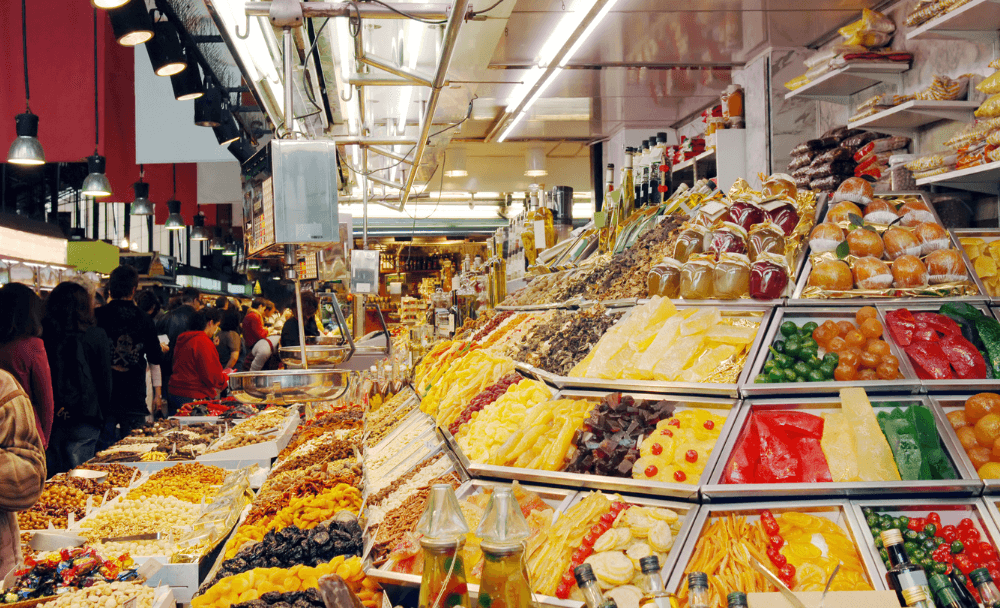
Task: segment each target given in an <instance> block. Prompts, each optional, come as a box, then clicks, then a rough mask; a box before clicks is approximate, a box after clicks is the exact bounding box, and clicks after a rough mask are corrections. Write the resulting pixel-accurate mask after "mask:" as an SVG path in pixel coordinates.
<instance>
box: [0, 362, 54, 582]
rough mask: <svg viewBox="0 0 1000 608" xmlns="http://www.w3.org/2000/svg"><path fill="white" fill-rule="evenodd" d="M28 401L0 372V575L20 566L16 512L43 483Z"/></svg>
mask: <svg viewBox="0 0 1000 608" xmlns="http://www.w3.org/2000/svg"><path fill="white" fill-rule="evenodd" d="M32 409H33V408H32V405H31V401H30V400H29V399H28V396H27V395H26V394H25V392H24V391H23V390H22V389H21V387H20V386H19V385H18V383H17V380H16V379H15V378H14V377H13V376H11V375H10V374H9V373H7V372H5V371H0V572H10V571H11V570H12V569H14V567H15V566H16V565H18V564H20V563H21V532H20V529H19V528H18V526H17V512H18V511H24V510H26V509H29V508H31V506H32V505H33V504H35V502H36V501H37V500H38V497H39V496H40V495H41V493H42V485H43V484H44V483H45V478H46V474H45V447H44V446H43V445H42V438H41V435H39V433H38V426H37V424H34V420H33V418H34V416H35V415H34V414H33V413H32V411H31V410H32Z"/></svg>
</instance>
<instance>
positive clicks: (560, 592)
mask: <svg viewBox="0 0 1000 608" xmlns="http://www.w3.org/2000/svg"><path fill="white" fill-rule="evenodd" d="M556 597H557V598H559V599H561V600H566V599H569V585H567V584H566V582H565V581H560V582H559V586H558V587H556Z"/></svg>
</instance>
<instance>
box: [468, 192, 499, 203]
mask: <svg viewBox="0 0 1000 608" xmlns="http://www.w3.org/2000/svg"><path fill="white" fill-rule="evenodd" d="M472 198H474V199H476V200H477V201H483V200H490V199H499V198H500V193H499V192H476V193H475V194H473V195H472Z"/></svg>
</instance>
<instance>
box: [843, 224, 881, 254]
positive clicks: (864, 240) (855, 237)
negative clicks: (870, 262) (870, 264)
mask: <svg viewBox="0 0 1000 608" xmlns="http://www.w3.org/2000/svg"><path fill="white" fill-rule="evenodd" d="M847 246H848V250H849V251H850V253H851V255H853V256H855V257H859V258H863V257H866V256H872V257H874V258H879V259H880V258H881V257H882V253H883V252H884V251H885V247H884V246H883V245H882V237H880V236H879V235H878V233H877V232H875V231H874V230H865V229H859V230H851V231H850V232H848V233H847Z"/></svg>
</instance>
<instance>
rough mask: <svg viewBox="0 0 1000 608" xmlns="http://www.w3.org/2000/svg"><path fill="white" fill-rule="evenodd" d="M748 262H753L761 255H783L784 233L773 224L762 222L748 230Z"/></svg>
mask: <svg viewBox="0 0 1000 608" xmlns="http://www.w3.org/2000/svg"><path fill="white" fill-rule="evenodd" d="M747 251H748V252H749V256H750V261H751V262H755V261H757V258H759V257H760V254H762V253H774V254H777V255H784V253H785V233H784V231H783V230H782V229H781V228H780V227H779V226H778V225H777V224H775V223H774V222H763V223H761V224H757V225H756V226H754V227H753V228H751V229H750V234H749V236H748V237H747Z"/></svg>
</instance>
